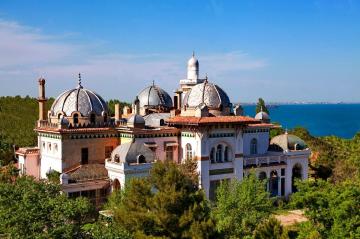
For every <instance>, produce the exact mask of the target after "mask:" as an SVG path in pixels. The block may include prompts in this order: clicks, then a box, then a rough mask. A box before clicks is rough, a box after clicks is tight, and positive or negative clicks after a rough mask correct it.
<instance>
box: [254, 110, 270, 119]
mask: <svg viewBox="0 0 360 239" xmlns="http://www.w3.org/2000/svg"><path fill="white" fill-rule="evenodd" d="M255 119H257V120H261V121H270V116H269V114H268V113H266V112H264V111H260V112H259V113H257V114H256V115H255Z"/></svg>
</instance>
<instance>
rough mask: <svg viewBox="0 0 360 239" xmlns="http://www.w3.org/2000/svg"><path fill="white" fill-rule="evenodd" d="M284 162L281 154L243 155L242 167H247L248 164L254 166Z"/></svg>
mask: <svg viewBox="0 0 360 239" xmlns="http://www.w3.org/2000/svg"><path fill="white" fill-rule="evenodd" d="M284 163H286V161H285V158H284V157H283V156H265V157H264V156H259V157H253V156H250V157H249V156H248V157H244V167H249V166H253V167H256V166H261V165H274V164H284Z"/></svg>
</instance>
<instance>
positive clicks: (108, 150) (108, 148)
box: [105, 146, 114, 159]
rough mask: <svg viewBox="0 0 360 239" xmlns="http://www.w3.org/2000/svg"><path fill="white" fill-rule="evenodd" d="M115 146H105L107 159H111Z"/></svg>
mask: <svg viewBox="0 0 360 239" xmlns="http://www.w3.org/2000/svg"><path fill="white" fill-rule="evenodd" d="M113 149H114V148H113V146H105V159H108V158H110V157H111V152H112V151H113Z"/></svg>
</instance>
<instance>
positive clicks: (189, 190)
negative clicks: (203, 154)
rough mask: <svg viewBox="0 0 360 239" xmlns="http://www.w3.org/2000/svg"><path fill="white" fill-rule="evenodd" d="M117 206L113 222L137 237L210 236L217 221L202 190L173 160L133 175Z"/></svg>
mask: <svg viewBox="0 0 360 239" xmlns="http://www.w3.org/2000/svg"><path fill="white" fill-rule="evenodd" d="M117 198H118V199H120V201H121V202H120V205H118V206H117V207H115V208H114V223H116V224H118V225H119V226H121V227H123V228H125V229H126V230H127V231H129V232H131V233H133V234H134V235H135V237H137V238H146V237H154V238H155V237H161V238H209V237H211V236H212V235H214V227H215V226H214V223H213V221H212V220H211V218H210V208H209V206H208V203H207V200H206V198H205V195H204V193H203V191H201V190H199V189H198V186H197V184H195V183H194V181H193V179H192V178H190V177H188V176H187V175H186V174H185V173H184V172H183V170H180V169H179V167H178V166H177V165H175V164H174V163H172V162H165V163H161V162H157V163H155V164H154V166H153V168H152V170H151V172H150V176H149V177H148V178H134V179H132V180H131V181H130V182H129V184H128V186H126V187H125V191H124V192H123V195H122V196H121V197H117Z"/></svg>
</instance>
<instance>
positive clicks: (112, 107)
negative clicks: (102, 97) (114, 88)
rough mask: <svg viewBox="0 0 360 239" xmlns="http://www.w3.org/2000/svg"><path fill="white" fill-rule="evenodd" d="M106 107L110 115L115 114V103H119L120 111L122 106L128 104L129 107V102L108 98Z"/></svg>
mask: <svg viewBox="0 0 360 239" xmlns="http://www.w3.org/2000/svg"><path fill="white" fill-rule="evenodd" d="M107 104H108V107H109V113H110V115H111V116H114V115H115V104H120V110H121V112H122V109H123V108H124V106H129V107H131V104H129V103H127V102H122V101H119V100H109V101H108V102H107Z"/></svg>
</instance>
